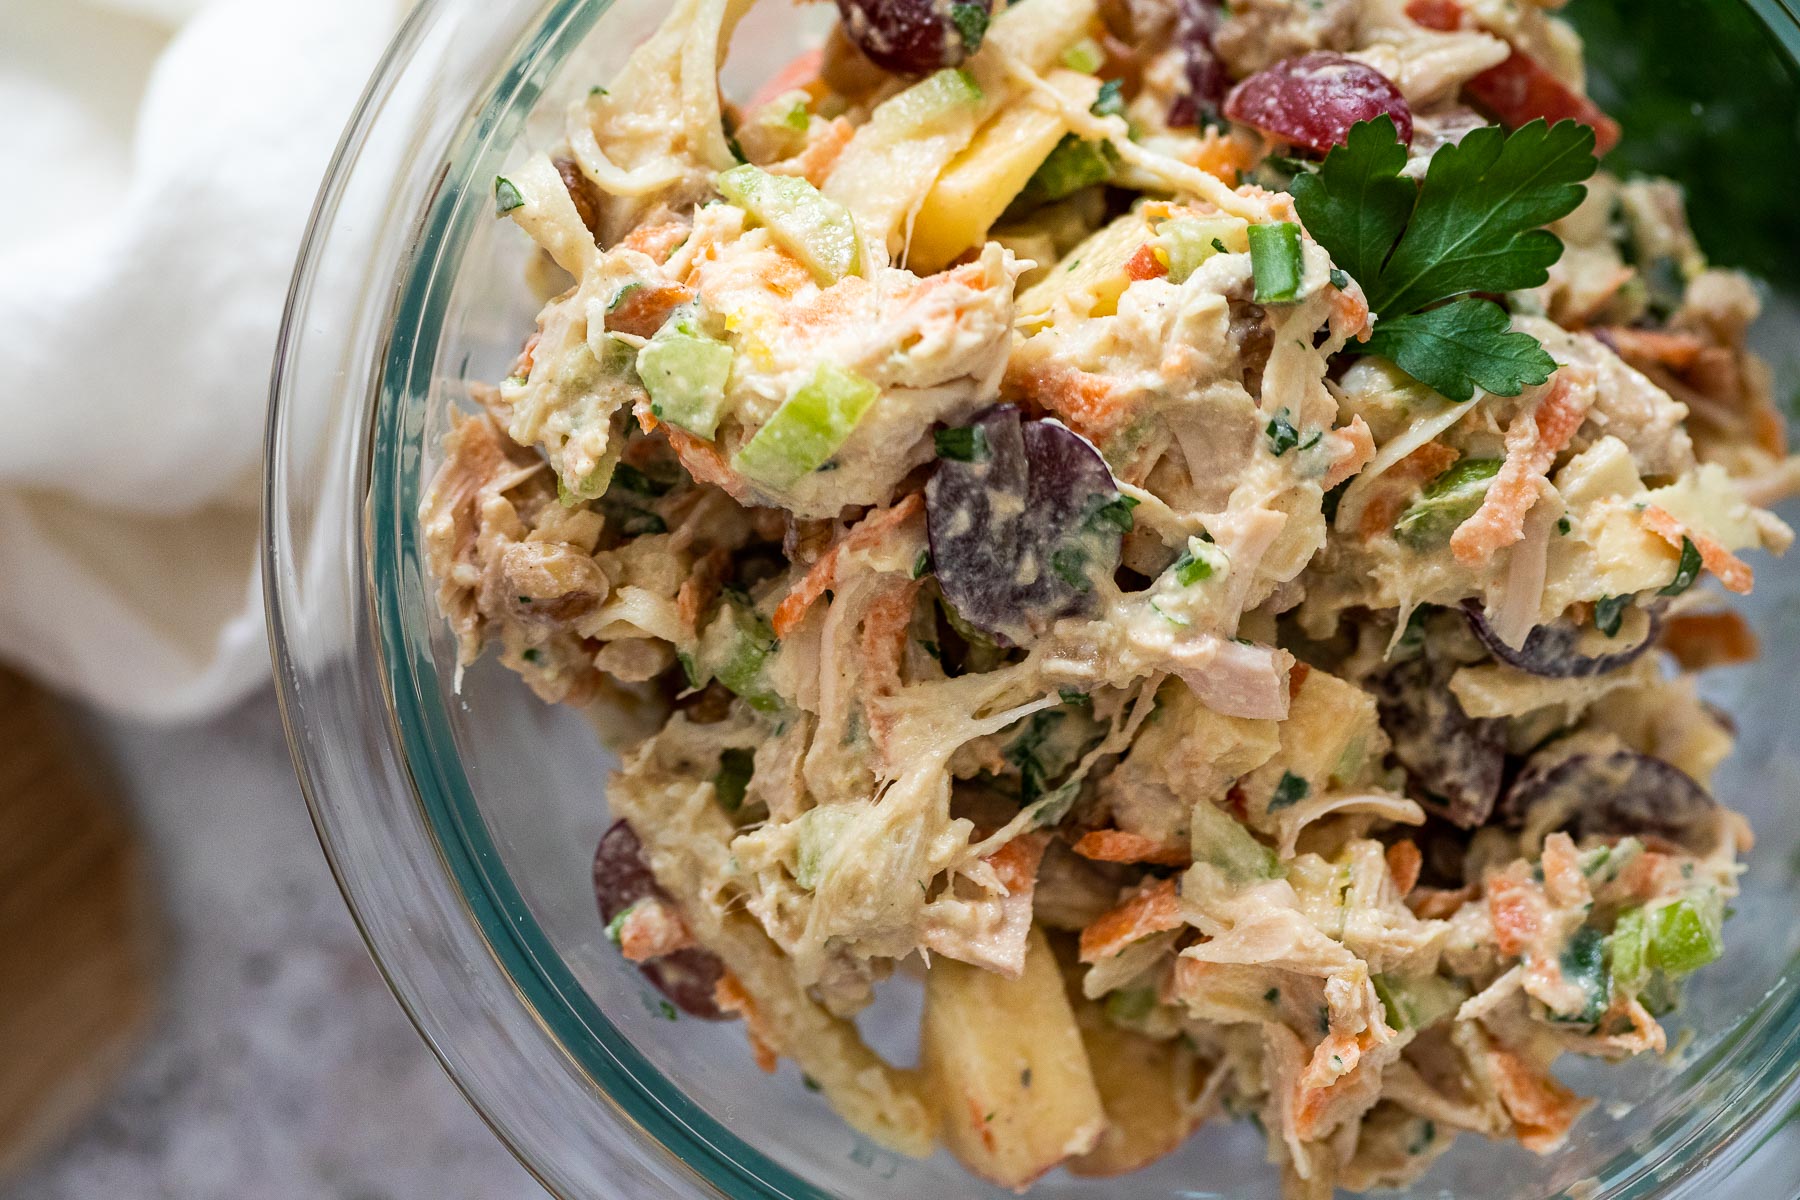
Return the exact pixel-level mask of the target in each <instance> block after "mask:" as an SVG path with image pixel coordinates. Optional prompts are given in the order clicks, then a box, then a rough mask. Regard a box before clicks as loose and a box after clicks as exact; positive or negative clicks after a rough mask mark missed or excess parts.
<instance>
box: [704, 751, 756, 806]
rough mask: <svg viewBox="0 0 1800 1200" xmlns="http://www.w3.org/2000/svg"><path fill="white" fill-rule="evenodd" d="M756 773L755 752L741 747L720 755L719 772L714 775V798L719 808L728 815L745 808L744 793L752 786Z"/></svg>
mask: <svg viewBox="0 0 1800 1200" xmlns="http://www.w3.org/2000/svg"><path fill="white" fill-rule="evenodd" d="M755 773H756V755H755V753H754V752H753V751H750V750H746V749H743V748H741V747H733V748H731V749H727V750H724V751H722V752H721V753H720V754H719V770H718V772H717V773H716V774H714V775H713V781H712V782H713V797H714V798H715V799H717V800H718V802H719V807H721V808H723V809H724V810H725V811H726V812H728V813H735V812H737V810H738V809H740V808H742V807H744V792H745V791H746V790H747V789H748V788H749V786H750V778H751V776H753V775H754V774H755Z"/></svg>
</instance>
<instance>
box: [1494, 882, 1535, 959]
mask: <svg viewBox="0 0 1800 1200" xmlns="http://www.w3.org/2000/svg"><path fill="white" fill-rule="evenodd" d="M1487 901H1488V917H1489V919H1490V920H1492V921H1493V923H1494V944H1495V946H1497V947H1498V948H1499V950H1500V953H1502V954H1505V955H1508V956H1510V957H1514V958H1517V957H1518V956H1519V955H1520V954H1522V953H1523V952H1524V950H1525V948H1526V947H1527V946H1528V945H1530V943H1531V941H1532V939H1533V938H1535V937H1536V936H1537V935H1538V933H1539V932H1540V930H1541V922H1540V919H1539V918H1540V917H1541V916H1542V910H1543V896H1542V894H1541V893H1540V892H1539V891H1538V889H1537V888H1536V887H1534V886H1533V885H1532V884H1531V883H1529V882H1527V881H1526V880H1525V879H1523V878H1521V877H1519V876H1517V875H1511V874H1501V875H1495V876H1494V877H1493V878H1492V879H1490V880H1489V881H1488V897H1487Z"/></svg>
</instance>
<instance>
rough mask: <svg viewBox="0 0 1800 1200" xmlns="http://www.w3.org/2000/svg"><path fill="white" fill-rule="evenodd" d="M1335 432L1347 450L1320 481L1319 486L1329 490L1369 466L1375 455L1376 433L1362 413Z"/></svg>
mask: <svg viewBox="0 0 1800 1200" xmlns="http://www.w3.org/2000/svg"><path fill="white" fill-rule="evenodd" d="M1335 432H1336V436H1337V437H1338V438H1339V440H1341V441H1342V442H1343V443H1344V446H1345V450H1344V453H1343V454H1341V455H1340V456H1339V457H1338V458H1337V460H1336V461H1335V462H1333V463H1332V464H1331V469H1330V470H1328V471H1326V472H1325V478H1324V479H1322V480H1320V482H1319V486H1320V487H1322V488H1324V489H1325V490H1326V491H1328V492H1329V491H1330V490H1331V489H1332V488H1334V487H1336V486H1337V485H1338V484H1340V483H1342V482H1344V480H1346V479H1348V478H1350V477H1351V476H1352V475H1354V474H1356V473H1357V472H1358V471H1360V470H1362V469H1363V468H1364V467H1366V466H1368V465H1369V460H1370V459H1372V458H1374V457H1375V435H1374V434H1372V433H1370V432H1369V425H1368V422H1366V421H1364V420H1363V419H1362V417H1361V415H1360V414H1359V415H1357V416H1355V417H1353V418H1351V420H1350V424H1348V425H1346V426H1344V427H1343V428H1342V429H1339V430H1336V431H1335Z"/></svg>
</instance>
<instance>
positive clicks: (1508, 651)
mask: <svg viewBox="0 0 1800 1200" xmlns="http://www.w3.org/2000/svg"><path fill="white" fill-rule="evenodd" d="M1463 614H1464V615H1465V616H1466V617H1468V619H1469V628H1470V629H1472V630H1474V632H1475V636H1476V637H1478V638H1480V639H1481V644H1482V645H1483V646H1486V647H1487V648H1488V652H1489V653H1490V654H1492V655H1493V656H1494V657H1495V658H1497V659H1499V660H1500V661H1501V662H1503V663H1506V664H1507V665H1508V666H1513V667H1517V668H1518V669H1519V670H1521V671H1524V672H1526V673H1527V674H1530V675H1541V676H1543V677H1544V678H1546V679H1581V678H1585V677H1587V676H1590V675H1604V674H1606V673H1607V672H1609V671H1617V670H1618V669H1619V668H1620V667H1625V666H1629V665H1631V664H1632V663H1633V662H1636V661H1637V660H1638V658H1639V657H1641V656H1642V655H1643V653H1644V651H1646V650H1648V649H1649V648H1650V645H1651V643H1653V642H1655V641H1656V632H1657V626H1658V625H1659V624H1660V623H1661V619H1660V618H1659V617H1658V615H1657V613H1656V611H1655V610H1653V609H1652V610H1649V617H1650V628H1649V630H1648V631H1647V632H1646V633H1645V634H1644V640H1643V641H1641V642H1639V643H1638V644H1637V645H1635V646H1629V647H1627V648H1626V649H1624V650H1620V651H1618V652H1616V653H1613V654H1600V655H1589V654H1583V653H1581V651H1580V650H1579V649H1577V647H1578V646H1581V645H1582V644H1583V643H1584V641H1588V642H1591V641H1592V638H1591V637H1590V636H1589V635H1590V632H1591V631H1589V630H1587V629H1583V628H1582V627H1581V626H1579V625H1576V624H1575V623H1574V622H1573V621H1553V622H1551V623H1550V624H1548V625H1539V626H1537V627H1536V628H1535V629H1533V630H1532V631H1531V632H1530V633H1529V634H1527V635H1526V637H1525V644H1524V645H1522V646H1516V647H1515V646H1509V645H1507V644H1506V643H1505V642H1503V641H1501V640H1500V637H1499V635H1497V634H1496V633H1495V632H1494V630H1493V627H1492V626H1491V625H1489V624H1488V622H1487V616H1486V615H1485V614H1484V613H1483V611H1482V607H1481V602H1480V601H1478V600H1465V601H1463Z"/></svg>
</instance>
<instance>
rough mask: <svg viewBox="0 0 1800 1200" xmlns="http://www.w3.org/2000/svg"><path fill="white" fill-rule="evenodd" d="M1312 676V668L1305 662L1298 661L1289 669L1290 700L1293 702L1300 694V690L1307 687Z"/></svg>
mask: <svg viewBox="0 0 1800 1200" xmlns="http://www.w3.org/2000/svg"><path fill="white" fill-rule="evenodd" d="M1311 674H1312V667H1311V666H1309V665H1308V664H1306V663H1303V662H1298V661H1296V662H1295V663H1294V665H1293V666H1292V667H1290V668H1289V669H1288V699H1290V700H1291V699H1293V698H1294V697H1295V696H1298V695H1299V694H1300V689H1301V688H1302V687H1304V686H1306V678H1307V676H1309V675H1311Z"/></svg>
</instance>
